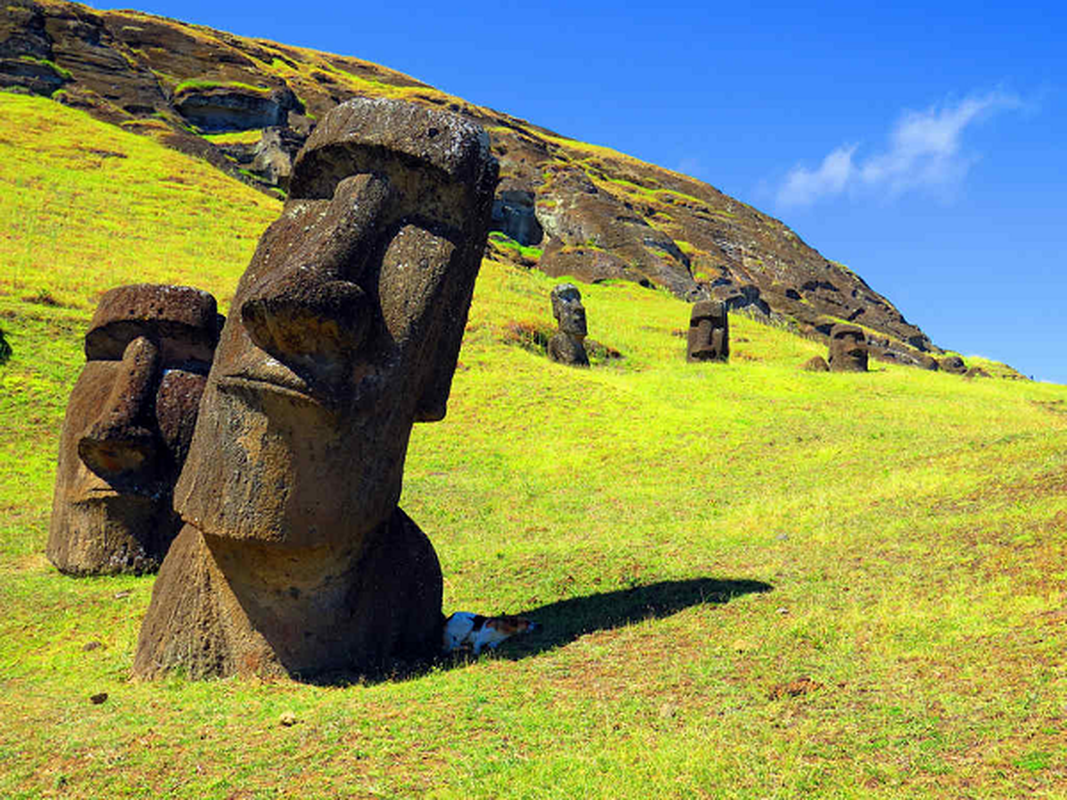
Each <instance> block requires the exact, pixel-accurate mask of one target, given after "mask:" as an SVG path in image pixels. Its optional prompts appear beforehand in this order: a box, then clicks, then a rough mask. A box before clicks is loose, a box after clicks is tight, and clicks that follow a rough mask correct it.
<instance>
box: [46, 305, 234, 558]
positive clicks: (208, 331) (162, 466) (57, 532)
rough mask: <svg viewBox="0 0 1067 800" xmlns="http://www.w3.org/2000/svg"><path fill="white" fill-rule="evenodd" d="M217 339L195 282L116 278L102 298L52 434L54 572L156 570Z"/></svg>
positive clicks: (212, 313)
mask: <svg viewBox="0 0 1067 800" xmlns="http://www.w3.org/2000/svg"><path fill="white" fill-rule="evenodd" d="M218 338H219V316H218V312H217V311H216V305H215V298H214V297H212V296H211V295H210V294H208V293H207V292H203V291H201V290H199V289H193V288H191V287H189V286H159V285H151V284H140V285H135V286H120V287H119V288H117V289H112V290H111V291H109V292H107V293H105V294H104V296H103V297H102V298H101V299H100V304H99V305H98V306H97V309H96V313H95V314H94V315H93V319H92V322H91V323H90V324H89V332H88V333H87V334H86V335H85V356H86V359H87V361H86V364H85V367H84V368H83V369H82V372H81V375H80V376H79V378H78V382H77V383H76V384H75V385H74V390H73V391H72V392H71V395H70V400H69V402H68V403H67V414H66V419H65V420H64V422H63V431H62V433H61V434H60V442H59V460H58V464H57V468H56V484H55V495H54V497H53V500H52V520H51V524H50V526H49V531H48V546H47V551H46V552H47V555H48V558H49V560H50V561H51V562H52V563H53V564H55V566H56V567H57V568H58V569H59V570H60V571H61V572H65V573H68V574H71V575H111V574H116V573H122V572H132V573H141V572H154V571H155V570H157V569H159V565H160V563H161V562H162V561H163V556H164V555H165V554H166V552H167V548H168V547H169V546H170V543H171V541H172V540H173V539H174V537H175V536H176V535H177V533H178V529H179V527H180V522H179V520H178V517H177V515H175V514H174V512H173V511H172V509H171V494H172V491H173V489H174V483H175V481H176V480H177V479H178V474H179V472H180V471H181V468H182V464H183V462H184V461H185V455H186V453H187V452H188V450H189V442H190V440H191V438H192V435H193V427H194V426H195V424H196V414H197V408H198V406H199V404H200V396H201V394H202V393H203V391H204V386H205V385H206V383H207V374H208V370H209V369H210V367H211V360H212V356H213V354H214V351H215V345H216V343H217V342H218Z"/></svg>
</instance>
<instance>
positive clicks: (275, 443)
mask: <svg viewBox="0 0 1067 800" xmlns="http://www.w3.org/2000/svg"><path fill="white" fill-rule="evenodd" d="M495 181H496V166H495V161H493V160H492V158H491V156H490V155H489V144H488V139H487V137H486V135H485V134H484V133H483V132H482V131H481V129H480V128H477V127H476V126H474V125H473V124H471V123H467V122H465V121H463V120H461V119H460V118H458V117H455V116H452V115H449V114H445V113H442V112H434V111H431V110H428V109H424V108H422V107H419V106H416V105H411V104H406V103H401V102H398V101H387V100H355V101H351V102H349V103H346V104H344V105H342V106H339V107H338V108H337V109H335V110H334V111H333V112H331V113H330V114H329V115H328V116H327V117H326V118H325V119H324V120H323V121H322V123H321V124H320V125H319V126H318V128H317V129H316V130H315V132H314V134H312V136H311V138H310V139H309V140H308V142H307V144H306V146H305V147H304V149H303V150H302V151H301V154H300V155H299V157H298V159H297V162H296V164H295V166H294V173H293V177H292V181H291V184H290V193H289V199H288V201H287V202H286V204H285V208H284V210H283V211H282V215H281V218H280V219H278V220H277V221H276V222H275V223H274V224H273V225H271V227H270V228H269V229H268V230H267V232H266V233H265V234H264V235H263V238H262V239H261V240H260V243H259V246H258V247H257V249H256V253H255V255H254V257H253V259H252V262H251V264H250V265H249V267H248V269H247V271H246V272H245V274H244V276H243V277H242V278H241V281H240V284H239V285H238V288H237V294H236V296H235V298H234V301H233V308H234V313H233V314H232V316H231V319H230V321H229V324H227V325H226V327H225V329H224V330H223V333H222V338H221V341H220V343H219V349H218V353H217V355H216V361H215V367H214V369H213V370H212V373H211V377H210V379H209V381H208V387H207V390H206V392H205V402H204V404H203V412H202V415H201V423H200V424H199V425H198V426H197V430H196V435H195V436H194V439H193V444H192V447H191V450H190V453H189V460H188V465H187V468H186V469H185V471H184V472H183V474H182V478H181V480H180V482H179V484H178V487H177V490H176V492H175V507H176V509H177V510H178V511H179V512H180V513H181V515H182V516H183V517H184V518H185V519H186V520H187V521H190V522H193V523H194V524H195V525H196V526H197V527H198V528H199V529H200V530H201V531H202V532H204V533H207V534H211V535H214V536H224V537H230V538H234V539H253V540H256V541H261V542H272V543H277V544H280V545H286V546H290V547H295V546H317V545H323V544H327V543H335V544H341V543H348V542H351V541H354V540H358V538H359V536H360V534H361V533H363V532H365V531H367V530H370V529H371V528H373V527H375V526H376V525H378V524H379V523H381V522H382V521H383V520H384V519H387V518H388V517H389V515H390V513H391V512H392V510H393V508H395V507H396V504H397V500H398V499H399V496H400V485H401V476H402V472H403V465H404V456H405V453H406V450H407V444H408V437H409V435H410V432H411V426H412V423H413V422H416V421H434V420H439V419H441V418H442V417H444V415H445V404H446V401H447V398H448V394H449V389H450V387H451V382H452V374H453V372H454V370H455V366H456V359H457V356H458V353H459V347H460V341H461V338H462V336H463V328H464V325H465V323H466V318H467V311H468V308H469V306H470V300H471V293H472V291H473V287H474V280H475V277H476V275H477V273H478V268H479V266H480V263H481V253H482V248H483V246H484V241H483V240H484V238H485V233H484V231H485V226H486V219H487V215H488V213H489V209H490V207H491V203H492V191H493V187H494V185H495Z"/></svg>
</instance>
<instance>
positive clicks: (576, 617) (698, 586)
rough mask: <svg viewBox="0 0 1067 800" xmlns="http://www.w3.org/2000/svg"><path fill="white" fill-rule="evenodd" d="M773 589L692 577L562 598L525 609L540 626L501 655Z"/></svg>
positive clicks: (527, 652)
mask: <svg viewBox="0 0 1067 800" xmlns="http://www.w3.org/2000/svg"><path fill="white" fill-rule="evenodd" d="M772 588H773V587H772V586H771V585H770V584H769V583H763V582H762V581H750V580H715V579H714V578H692V579H690V580H684V581H661V582H660V583H651V584H649V585H647V586H635V587H634V588H632V589H620V590H618V591H614V592H603V593H601V594H592V595H587V596H586V597H572V598H570V599H569V600H560V601H558V602H556V603H549V604H548V605H544V606H540V607H538V608H532V609H529V610H528V611H523V612H521V613H520V615H519V616H523V617H527V618H528V619H531V620H533V621H534V622H536V623H537V624H538V625H539V626H540V628H539V630H537V631H535V632H534V633H531V634H529V635H527V636H519V637H516V638H514V639H511V640H509V641H508V642H506V643H504V644H503V645H501V647H500V650H499V653H498V656H497V657H499V658H506V659H511V660H512V661H517V660H519V659H521V658H527V657H529V656H532V655H537V654H538V653H543V652H545V651H546V650H552V649H554V648H556V647H562V646H563V645H566V644H569V643H570V642H573V641H574V640H575V639H577V638H578V637H579V636H582V635H583V634H586V633H592V632H593V631H602V630H611V629H612V628H621V627H622V626H624V625H630V624H632V623H634V622H640V621H641V620H645V619H661V618H663V617H668V616H670V615H671V614H676V613H678V612H679V611H682V610H683V609H686V608H689V607H690V606H696V605H704V604H710V605H722V604H723V603H728V602H730V600H732V599H733V598H735V597H740V596H741V595H746V594H752V593H754V592H769V591H771V589H772Z"/></svg>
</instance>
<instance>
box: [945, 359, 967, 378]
mask: <svg viewBox="0 0 1067 800" xmlns="http://www.w3.org/2000/svg"><path fill="white" fill-rule="evenodd" d="M940 366H941V371H942V372H947V373H948V374H949V375H965V374H966V373H967V365H966V364H965V363H964V362H963V359H962V358H960V357H959V356H945V357H944V358H942V359H941V362H940Z"/></svg>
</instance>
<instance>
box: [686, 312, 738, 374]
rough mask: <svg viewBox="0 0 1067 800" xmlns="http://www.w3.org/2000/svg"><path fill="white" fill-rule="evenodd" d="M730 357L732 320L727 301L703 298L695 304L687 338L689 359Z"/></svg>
mask: <svg viewBox="0 0 1067 800" xmlns="http://www.w3.org/2000/svg"><path fill="white" fill-rule="evenodd" d="M729 357H730V322H729V318H728V317H727V313H726V303H723V302H722V301H720V300H701V301H700V302H699V303H694V304H693V311H692V312H691V314H690V316H689V335H688V338H687V339H686V359H687V360H688V361H726V360H727V359H728V358H729Z"/></svg>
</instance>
